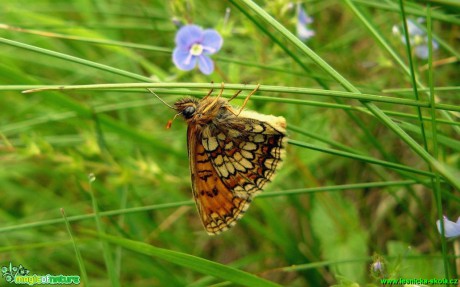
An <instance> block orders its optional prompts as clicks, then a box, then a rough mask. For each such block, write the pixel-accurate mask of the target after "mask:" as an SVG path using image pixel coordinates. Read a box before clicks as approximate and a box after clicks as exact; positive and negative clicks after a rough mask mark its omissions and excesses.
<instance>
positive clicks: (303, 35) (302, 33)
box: [297, 22, 315, 41]
mask: <svg viewBox="0 0 460 287" xmlns="http://www.w3.org/2000/svg"><path fill="white" fill-rule="evenodd" d="M314 35H315V31H313V30H310V29H308V28H307V27H306V26H304V25H302V24H301V23H300V22H297V36H298V37H299V39H300V40H302V41H305V40H308V39H310V38H311V37H313V36H314Z"/></svg>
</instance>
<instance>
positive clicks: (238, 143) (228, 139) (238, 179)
mask: <svg viewBox="0 0 460 287" xmlns="http://www.w3.org/2000/svg"><path fill="white" fill-rule="evenodd" d="M214 123H215V124H214V125H209V126H207V127H205V128H204V129H203V132H202V144H203V147H204V148H205V150H206V153H207V155H208V158H209V159H210V160H211V162H212V165H213V166H214V169H215V171H216V172H217V174H218V175H219V178H220V179H221V181H222V182H223V184H224V185H225V186H226V187H227V188H228V189H229V190H231V191H232V193H233V195H234V196H237V197H239V198H243V199H246V200H247V199H249V200H250V199H252V198H253V197H254V196H255V195H257V193H259V192H260V191H262V189H263V187H264V185H265V184H266V183H267V182H269V181H270V180H271V179H272V178H273V176H274V174H275V172H276V170H277V169H278V168H279V167H280V166H281V163H282V158H283V157H284V154H285V146H286V137H285V133H286V131H285V127H286V121H285V119H284V118H283V117H275V116H271V115H262V114H258V113H255V112H250V111H247V112H243V113H242V114H241V115H239V116H233V115H232V116H230V117H226V118H225V120H224V121H223V122H222V123H219V121H215V122H214Z"/></svg>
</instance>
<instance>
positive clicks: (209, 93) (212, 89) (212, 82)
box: [203, 81, 214, 100]
mask: <svg viewBox="0 0 460 287" xmlns="http://www.w3.org/2000/svg"><path fill="white" fill-rule="evenodd" d="M211 84H214V81H211ZM213 91H214V88H211V90H210V91H209V92H208V94H207V95H206V96H205V97H204V98H203V100H204V99H206V98H207V97H209V96H210V95H211V94H212V92H213Z"/></svg>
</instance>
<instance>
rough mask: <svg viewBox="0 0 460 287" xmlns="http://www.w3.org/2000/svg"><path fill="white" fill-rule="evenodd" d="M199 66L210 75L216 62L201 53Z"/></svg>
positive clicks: (204, 72)
mask: <svg viewBox="0 0 460 287" xmlns="http://www.w3.org/2000/svg"><path fill="white" fill-rule="evenodd" d="M198 68H200V71H201V72H202V73H203V74H205V75H209V74H211V73H212V72H213V71H214V63H213V62H212V60H211V59H210V58H209V57H207V56H205V55H201V56H199V57H198Z"/></svg>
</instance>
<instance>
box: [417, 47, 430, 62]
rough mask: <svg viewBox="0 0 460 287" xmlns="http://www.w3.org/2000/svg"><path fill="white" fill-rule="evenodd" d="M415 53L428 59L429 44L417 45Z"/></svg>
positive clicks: (421, 57)
mask: <svg viewBox="0 0 460 287" xmlns="http://www.w3.org/2000/svg"><path fill="white" fill-rule="evenodd" d="M415 55H417V57H419V58H420V59H427V58H428V46H427V45H419V46H417V47H415Z"/></svg>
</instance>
